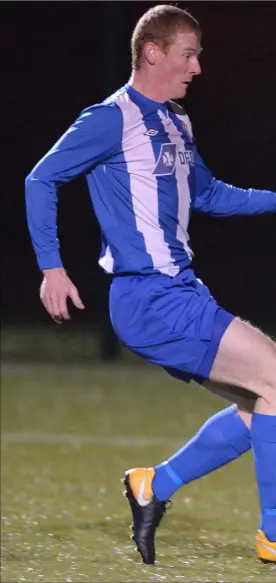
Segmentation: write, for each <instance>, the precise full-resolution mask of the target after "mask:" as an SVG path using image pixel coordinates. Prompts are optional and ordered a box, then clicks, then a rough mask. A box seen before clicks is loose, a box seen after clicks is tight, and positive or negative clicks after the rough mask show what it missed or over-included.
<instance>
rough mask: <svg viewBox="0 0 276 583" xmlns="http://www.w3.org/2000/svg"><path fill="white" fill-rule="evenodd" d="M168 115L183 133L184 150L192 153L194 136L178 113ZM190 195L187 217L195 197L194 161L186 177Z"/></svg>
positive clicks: (190, 212)
mask: <svg viewBox="0 0 276 583" xmlns="http://www.w3.org/2000/svg"><path fill="white" fill-rule="evenodd" d="M169 116H170V118H171V119H172V121H173V123H174V124H175V125H176V127H177V129H178V131H179V132H181V133H182V135H183V140H184V143H185V150H186V151H189V152H191V153H194V150H195V145H194V138H193V136H192V135H190V134H189V133H188V130H187V128H186V126H185V125H184V123H183V121H182V120H181V119H180V118H179V116H178V115H175V114H174V113H172V112H169ZM187 180H188V185H189V191H190V197H191V204H190V209H189V219H190V218H191V214H192V209H193V200H194V197H195V166H194V161H193V164H191V165H190V172H189V174H188V177H187Z"/></svg>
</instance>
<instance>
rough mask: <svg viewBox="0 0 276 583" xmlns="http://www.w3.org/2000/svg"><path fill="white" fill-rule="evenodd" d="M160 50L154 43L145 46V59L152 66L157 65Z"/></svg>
mask: <svg viewBox="0 0 276 583" xmlns="http://www.w3.org/2000/svg"><path fill="white" fill-rule="evenodd" d="M158 50H159V48H158V46H157V45H155V44H154V43H153V42H147V43H146V44H145V46H144V57H145V59H146V61H147V62H148V63H149V64H150V65H155V63H156V58H157V52H158Z"/></svg>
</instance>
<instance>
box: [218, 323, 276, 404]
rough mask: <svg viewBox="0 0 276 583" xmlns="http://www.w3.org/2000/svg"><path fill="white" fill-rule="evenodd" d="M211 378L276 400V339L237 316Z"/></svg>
mask: <svg viewBox="0 0 276 583" xmlns="http://www.w3.org/2000/svg"><path fill="white" fill-rule="evenodd" d="M209 379H210V380H211V381H215V382H219V383H226V384H228V385H235V386H238V387H243V388H244V389H247V390H249V391H252V392H253V393H255V394H256V395H258V396H260V397H263V398H264V399H265V400H267V401H268V402H270V403H273V404H274V403H276V344H275V342H273V340H272V339H271V338H269V337H268V336H266V335H265V334H263V332H261V331H260V330H258V329H257V328H254V327H253V326H251V325H250V324H248V323H247V322H243V321H242V320H240V319H238V318H235V319H234V320H233V321H232V322H231V323H230V324H229V326H228V328H227V329H226V331H225V333H224V335H223V336H222V339H221V341H220V344H219V347H218V351H217V354H216V357H215V360H214V362H213V365H212V368H211V372H210V375H209Z"/></svg>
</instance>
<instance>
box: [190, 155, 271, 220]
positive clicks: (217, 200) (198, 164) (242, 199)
mask: <svg viewBox="0 0 276 583" xmlns="http://www.w3.org/2000/svg"><path fill="white" fill-rule="evenodd" d="M193 209H194V210H195V211H198V212H200V213H205V214H209V215H213V216H217V217H228V216H233V215H258V214H262V213H272V212H276V193H275V192H271V191H270V190H254V189H253V188H249V189H245V188H238V187H236V186H232V185H230V184H226V183H225V182H222V181H221V180H217V179H216V178H214V177H213V176H212V173H211V172H210V170H209V169H208V168H207V167H206V166H205V164H204V162H203V160H202V158H201V157H200V155H199V154H198V152H197V151H195V197H194V202H193Z"/></svg>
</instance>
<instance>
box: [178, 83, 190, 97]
mask: <svg viewBox="0 0 276 583" xmlns="http://www.w3.org/2000/svg"><path fill="white" fill-rule="evenodd" d="M187 90H188V85H184V83H182V84H181V86H180V87H179V88H178V91H177V95H175V99H182V97H185V95H186V93H187Z"/></svg>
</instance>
